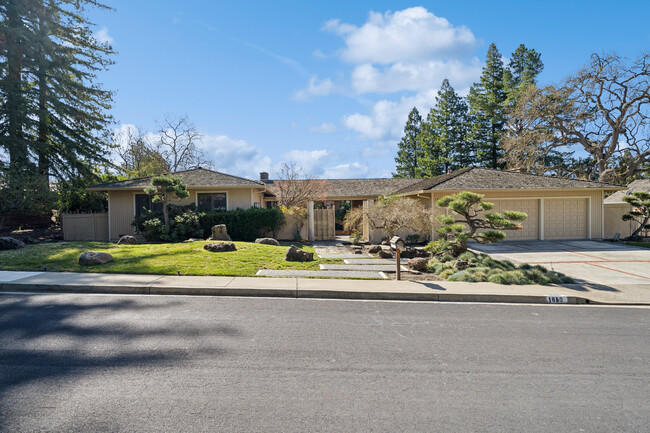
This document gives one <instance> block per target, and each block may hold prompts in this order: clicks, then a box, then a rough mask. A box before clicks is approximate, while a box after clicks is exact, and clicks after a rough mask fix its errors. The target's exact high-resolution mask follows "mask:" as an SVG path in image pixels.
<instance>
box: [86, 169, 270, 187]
mask: <svg viewBox="0 0 650 433" xmlns="http://www.w3.org/2000/svg"><path fill="white" fill-rule="evenodd" d="M171 175H173V176H178V177H180V178H181V179H183V183H184V184H185V185H186V186H187V187H188V188H198V187H212V186H218V187H241V186H250V187H256V186H258V187H261V186H264V184H263V183H262V182H257V181H253V180H249V179H245V178H243V177H238V176H233V175H230V174H226V173H222V172H219V171H214V170H208V169H205V168H195V169H192V170H185V171H179V172H176V173H172V174H171ZM153 177H155V176H149V177H141V178H136V179H127V180H121V181H118V182H108V183H102V184H99V185H93V186H91V187H89V188H88V189H93V190H107V189H143V188H146V187H148V186H151V179H152V178H153Z"/></svg>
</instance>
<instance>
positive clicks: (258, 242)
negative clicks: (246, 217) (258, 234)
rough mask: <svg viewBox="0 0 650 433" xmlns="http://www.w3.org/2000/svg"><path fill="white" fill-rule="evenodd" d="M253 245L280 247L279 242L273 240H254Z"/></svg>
mask: <svg viewBox="0 0 650 433" xmlns="http://www.w3.org/2000/svg"><path fill="white" fill-rule="evenodd" d="M255 243H256V244H262V245H274V246H276V247H279V246H280V242H278V241H276V240H275V239H273V238H257V239H255Z"/></svg>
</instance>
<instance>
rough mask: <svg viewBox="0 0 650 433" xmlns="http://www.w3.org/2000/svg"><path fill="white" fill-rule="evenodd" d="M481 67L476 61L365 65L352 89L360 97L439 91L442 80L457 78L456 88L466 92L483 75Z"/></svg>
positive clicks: (356, 74)
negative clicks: (373, 94) (366, 94)
mask: <svg viewBox="0 0 650 433" xmlns="http://www.w3.org/2000/svg"><path fill="white" fill-rule="evenodd" d="M481 67H482V65H481V63H480V62H479V60H478V59H476V58H474V59H472V60H471V61H469V62H461V61H459V60H453V61H448V62H444V61H437V60H430V61H423V62H417V63H402V62H397V63H394V64H392V65H390V66H388V67H384V68H377V67H375V66H373V65H371V64H369V63H365V64H363V65H359V66H357V67H356V68H355V69H354V71H353V72H352V77H351V80H352V83H351V85H352V88H353V89H354V90H355V91H356V92H357V93H392V92H398V91H402V90H411V91H421V90H427V89H432V88H438V87H440V84H441V83H442V80H444V79H445V78H453V81H454V85H456V86H459V87H461V88H462V87H466V86H469V85H470V84H471V83H472V82H474V81H475V79H476V77H478V76H479V75H480V74H481Z"/></svg>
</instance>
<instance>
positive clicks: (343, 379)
mask: <svg viewBox="0 0 650 433" xmlns="http://www.w3.org/2000/svg"><path fill="white" fill-rule="evenodd" d="M0 431H1V432H32V431H34V432H40V431H56V432H69V431H70V432H135V431H137V432H160V431H168V432H219V431H224V432H225V431H227V432H236V431H242V432H244V431H246V432H248V431H259V432H309V431H313V432H329V431H332V432H343V431H362V432H368V431H373V432H380V431H385V432H395V431H445V432H450V431H454V432H462V431H467V432H474V431H512V432H521V431H548V432H559V431H572V432H579V431H587V432H594V431H650V309H646V308H612V307H594V306H541V305H540V306H532V305H487V304H445V303H416V302H374V301H373V302H371V301H324V300H295V299H273V298H266V299H258V298H217V297H183V296H114V295H74V294H58V295H42V294H41V295H13V294H4V295H0Z"/></svg>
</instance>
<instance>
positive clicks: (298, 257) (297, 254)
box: [284, 245, 314, 262]
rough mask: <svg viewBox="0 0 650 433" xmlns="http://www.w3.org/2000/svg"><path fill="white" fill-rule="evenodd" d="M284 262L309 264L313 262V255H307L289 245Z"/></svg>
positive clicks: (305, 252)
mask: <svg viewBox="0 0 650 433" xmlns="http://www.w3.org/2000/svg"><path fill="white" fill-rule="evenodd" d="M284 260H286V261H287V262H311V261H312V260H314V253H308V252H307V251H303V250H301V249H300V248H298V247H296V246H295V245H291V246H290V247H289V249H288V250H287V252H286V253H285V255H284Z"/></svg>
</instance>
